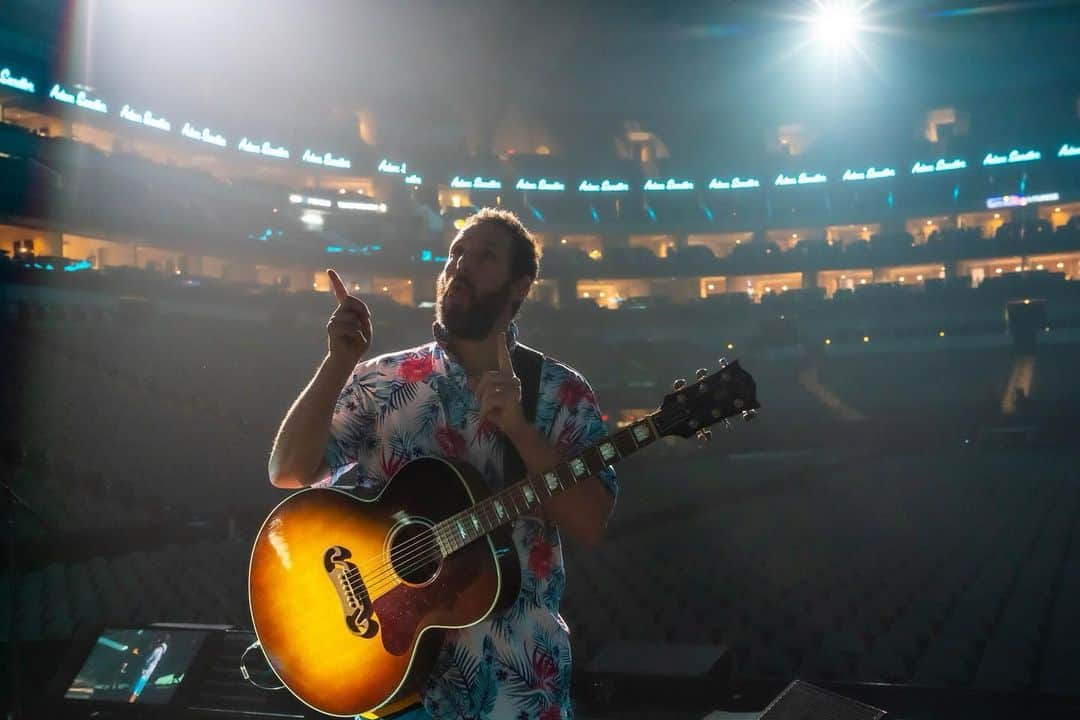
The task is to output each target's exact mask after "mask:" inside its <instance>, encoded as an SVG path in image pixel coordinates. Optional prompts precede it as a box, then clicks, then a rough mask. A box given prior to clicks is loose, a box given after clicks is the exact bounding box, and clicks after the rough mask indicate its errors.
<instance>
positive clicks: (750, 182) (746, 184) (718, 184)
mask: <svg viewBox="0 0 1080 720" xmlns="http://www.w3.org/2000/svg"><path fill="white" fill-rule="evenodd" d="M756 187H761V182H760V181H759V180H758V179H757V178H741V177H738V176H736V177H733V178H731V179H730V180H722V179H721V178H715V177H714V178H711V179H710V180H709V189H710V190H741V189H743V188H756Z"/></svg>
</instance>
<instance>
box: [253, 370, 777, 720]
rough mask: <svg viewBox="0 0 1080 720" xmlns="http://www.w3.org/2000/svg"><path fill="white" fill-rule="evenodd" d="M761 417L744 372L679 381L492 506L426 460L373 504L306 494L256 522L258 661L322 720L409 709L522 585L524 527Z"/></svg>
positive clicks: (446, 468)
mask: <svg viewBox="0 0 1080 720" xmlns="http://www.w3.org/2000/svg"><path fill="white" fill-rule="evenodd" d="M759 407H760V405H759V404H758V401H757V397H756V387H755V384H754V380H753V378H752V377H751V376H750V374H749V373H747V372H746V371H745V370H743V369H742V368H740V367H739V364H738V362H733V363H731V364H727V365H722V366H721V368H720V369H719V370H717V371H715V372H713V373H711V374H710V373H708V372H707V371H706V370H699V371H698V374H697V379H696V380H695V381H694V382H692V383H690V384H687V383H686V382H685V381H681V380H680V381H676V383H675V389H674V390H673V391H672V392H671V393H668V394H667V395H666V396H665V397H664V400H663V402H662V404H661V405H660V407H659V408H658V409H657V410H656V411H655V412H653V413H650V414H649V415H648V416H646V417H645V418H642V419H640V420H637V421H636V422H633V423H632V424H630V425H628V426H627V427H625V428H623V429H621V430H619V431H618V432H616V433H615V434H613V435H611V436H610V437H608V438H606V439H604V440H603V441H602V442H599V443H597V444H595V445H592V446H591V447H588V448H586V449H585V450H584V451H582V452H581V453H579V454H577V455H574V456H572V457H568V458H566V459H565V460H564V461H563V462H562V463H560V464H559V465H557V466H556V467H553V468H551V469H550V470H548V471H546V472H543V473H540V474H538V475H535V476H532V477H527V478H525V479H524V480H521V481H520V482H517V483H516V484H513V485H511V486H509V487H506V488H505V489H503V490H501V491H499V492H495V493H491V492H489V491H488V490H487V488H486V485H485V483H484V481H483V479H482V478H481V475H480V473H479V472H478V471H477V470H476V469H475V468H472V467H470V466H469V465H467V464H465V463H461V462H455V461H448V460H443V459H439V458H430V457H429V458H420V459H416V460H413V461H411V462H409V463H407V464H406V465H404V466H402V467H401V468H400V469H399V470H398V472H397V473H395V474H394V476H393V477H392V478H391V479H390V481H389V482H388V483H387V484H386V486H385V487H384V488H383V490H382V492H380V494H379V496H378V497H376V498H374V499H372V500H361V499H359V498H357V497H355V496H353V495H352V494H350V493H347V492H345V491H342V490H337V489H333V488H327V489H316V488H308V489H305V490H301V491H299V492H296V493H293V494H292V495H290V496H289V497H288V498H287V499H286V500H284V501H283V502H281V503H280V504H279V505H278V506H277V507H275V508H274V510H273V511H272V512H271V513H270V515H269V516H268V517H267V518H266V520H265V521H264V522H263V525H262V527H261V528H260V530H259V533H258V536H257V537H256V539H255V544H254V547H253V549H252V552H251V564H250V568H249V573H248V596H249V601H250V606H251V618H252V621H253V623H254V627H255V632H256V634H257V635H258V639H259V641H260V643H261V646H262V649H263V652H264V654H265V655H266V658H267V660H268V661H269V664H270V667H271V668H272V669H273V670H274V672H275V673H276V674H277V676H278V677H279V678H280V679H281V682H282V683H283V684H284V685H285V686H286V687H287V688H288V689H289V690H290V691H292V693H293V694H294V695H296V696H297V697H298V698H299V699H300V700H301V701H303V702H304V703H306V704H307V705H309V706H310V707H312V708H314V709H315V710H318V711H319V712H322V713H326V714H329V715H341V716H345V715H357V714H362V715H365V716H366V717H385V716H387V715H390V714H393V713H394V712H397V711H398V710H400V709H401V708H403V707H406V706H408V705H411V704H413V703H415V702H416V699H417V697H418V691H419V689H420V687H422V685H423V682H424V681H425V679H426V678H427V676H428V675H429V674H430V672H431V669H432V668H433V666H434V662H435V659H436V656H437V654H438V652H439V649H440V647H441V645H442V642H443V636H444V634H445V630H446V629H450V628H463V627H467V626H470V625H474V624H476V623H479V622H481V621H483V620H484V619H486V618H488V617H489V616H491V615H492V614H493V613H498V612H500V611H502V610H503V609H506V608H508V607H509V606H511V605H512V604H513V602H514V600H515V599H516V598H517V595H518V592H519V590H520V582H521V572H520V567H519V564H518V556H517V552H516V550H515V548H514V543H513V539H512V537H511V526H512V523H513V522H514V520H515V519H516V518H517V517H519V516H520V515H522V514H525V513H529V512H533V511H535V510H536V509H538V508H539V507H540V506H541V505H543V503H544V502H545V501H546V500H547V499H548V498H550V497H553V496H555V495H557V494H559V493H560V492H563V491H564V490H566V489H568V488H571V487H573V486H574V485H576V484H577V483H578V482H580V481H581V480H583V479H585V478H588V477H591V476H592V475H595V474H596V473H597V472H599V471H600V470H601V469H603V468H604V467H605V466H608V465H612V464H614V463H616V462H618V461H619V460H621V459H623V458H625V457H626V456H628V455H631V454H633V453H635V452H637V451H638V450H640V449H641V448H643V447H646V446H647V445H649V444H651V443H653V442H655V441H656V440H657V439H658V438H660V437H664V436H681V437H684V438H689V437H692V436H696V437H698V438H702V439H707V438H708V437H709V436H710V434H711V429H710V426H712V425H713V424H715V423H718V422H723V423H725V424H727V418H730V417H735V416H739V415H742V416H743V417H744V418H745V419H748V420H749V419H752V418H753V416H754V414H755V413H756V410H757V409H758V408H759Z"/></svg>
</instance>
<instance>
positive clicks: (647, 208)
mask: <svg viewBox="0 0 1080 720" xmlns="http://www.w3.org/2000/svg"><path fill="white" fill-rule="evenodd" d="M645 209H646V210H648V211H649V218H650V219H651V220H652V221H653V222H656V213H655V212H653V209H652V208H651V207H650V206H648V205H646V206H645Z"/></svg>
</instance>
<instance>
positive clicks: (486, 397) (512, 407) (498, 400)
mask: <svg viewBox="0 0 1080 720" xmlns="http://www.w3.org/2000/svg"><path fill="white" fill-rule="evenodd" d="M497 338H498V340H497V341H498V345H499V346H498V347H497V348H496V350H495V352H496V353H497V354H498V357H499V369H498V370H489V371H487V372H485V373H484V374H483V376H482V377H481V378H480V380H478V381H470V382H469V386H470V387H472V390H473V392H474V393H476V397H477V399H478V400H479V401H480V422H484V421H485V420H491V422H492V423H494V424H495V426H496V427H498V428H499V429H500V430H502V431H503V432H504V433H505V434H507V435H512V434H513V433H515V432H517V431H518V430H520V429H521V428H523V427H525V426H526V424H527V421H526V420H525V411H524V410H523V409H522V407H521V380H520V379H519V378H518V376H517V375H515V374H514V366H513V365H512V364H511V363H510V350H509V349H508V348H507V347H506V333H499V334H498V336H497Z"/></svg>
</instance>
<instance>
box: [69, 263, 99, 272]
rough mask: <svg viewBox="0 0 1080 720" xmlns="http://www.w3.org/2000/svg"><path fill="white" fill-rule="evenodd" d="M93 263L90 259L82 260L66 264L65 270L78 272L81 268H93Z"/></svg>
mask: <svg viewBox="0 0 1080 720" xmlns="http://www.w3.org/2000/svg"><path fill="white" fill-rule="evenodd" d="M93 267H94V266H93V264H91V262H90V261H89V260H80V261H79V262H76V263H71V264H70V265H65V266H64V272H78V271H79V270H92V269H93Z"/></svg>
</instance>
